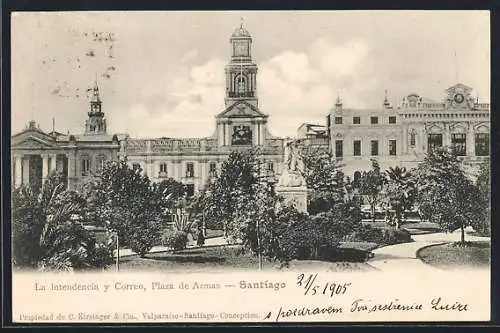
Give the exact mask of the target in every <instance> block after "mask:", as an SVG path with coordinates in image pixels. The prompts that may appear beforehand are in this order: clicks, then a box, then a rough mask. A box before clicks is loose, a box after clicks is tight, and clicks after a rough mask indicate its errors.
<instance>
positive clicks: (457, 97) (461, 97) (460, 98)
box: [453, 94, 464, 104]
mask: <svg viewBox="0 0 500 333" xmlns="http://www.w3.org/2000/svg"><path fill="white" fill-rule="evenodd" d="M453 100H454V101H455V102H456V103H458V104H460V103H462V102H463V101H464V95H462V94H455V96H454V97H453Z"/></svg>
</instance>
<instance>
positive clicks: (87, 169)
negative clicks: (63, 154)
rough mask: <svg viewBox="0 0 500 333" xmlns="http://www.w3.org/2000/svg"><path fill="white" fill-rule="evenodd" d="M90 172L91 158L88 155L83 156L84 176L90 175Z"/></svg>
mask: <svg viewBox="0 0 500 333" xmlns="http://www.w3.org/2000/svg"><path fill="white" fill-rule="evenodd" d="M89 173H90V158H89V157H88V156H83V157H82V176H88V175H89Z"/></svg>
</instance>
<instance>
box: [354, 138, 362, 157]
mask: <svg viewBox="0 0 500 333" xmlns="http://www.w3.org/2000/svg"><path fill="white" fill-rule="evenodd" d="M353 155H354V156H361V140H354V147H353Z"/></svg>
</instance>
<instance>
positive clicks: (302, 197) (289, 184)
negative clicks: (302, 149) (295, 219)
mask: <svg viewBox="0 0 500 333" xmlns="http://www.w3.org/2000/svg"><path fill="white" fill-rule="evenodd" d="M285 161H286V167H285V168H284V170H283V172H282V173H281V176H280V178H279V179H278V184H277V186H276V192H277V193H279V194H280V195H281V196H283V198H284V199H285V202H288V203H291V204H293V205H294V206H295V207H296V208H297V209H299V210H300V211H303V212H307V186H306V181H305V179H304V177H302V174H301V170H303V168H304V164H303V161H302V159H301V157H300V155H299V151H298V147H297V146H296V143H295V142H287V143H286V144H285Z"/></svg>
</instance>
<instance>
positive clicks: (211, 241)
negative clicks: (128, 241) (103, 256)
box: [114, 237, 227, 257]
mask: <svg viewBox="0 0 500 333" xmlns="http://www.w3.org/2000/svg"><path fill="white" fill-rule="evenodd" d="M217 245H227V241H226V239H225V238H224V237H214V238H208V239H205V245H204V246H217ZM193 247H198V246H197V245H196V243H194V244H188V246H187V248H188V249H189V248H193ZM170 250H171V248H169V247H166V246H153V248H152V249H151V250H150V251H149V253H155V252H165V251H170ZM135 254H136V253H135V252H134V251H132V250H131V249H120V257H125V256H132V255H135ZM114 256H115V257H116V251H115V254H114Z"/></svg>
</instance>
